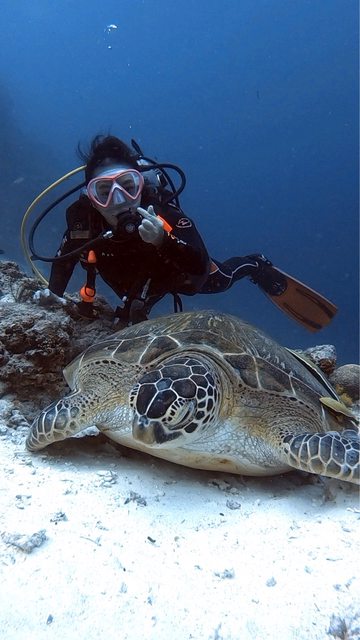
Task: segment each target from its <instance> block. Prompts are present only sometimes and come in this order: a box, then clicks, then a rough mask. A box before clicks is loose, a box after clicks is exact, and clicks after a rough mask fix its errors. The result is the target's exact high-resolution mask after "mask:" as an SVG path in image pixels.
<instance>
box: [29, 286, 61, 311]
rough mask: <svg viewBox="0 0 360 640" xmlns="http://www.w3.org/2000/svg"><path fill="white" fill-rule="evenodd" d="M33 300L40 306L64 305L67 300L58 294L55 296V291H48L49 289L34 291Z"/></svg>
mask: <svg viewBox="0 0 360 640" xmlns="http://www.w3.org/2000/svg"><path fill="white" fill-rule="evenodd" d="M33 301H34V302H35V304H38V305H39V306H40V307H50V306H56V305H60V306H63V307H65V306H66V305H67V301H66V300H65V298H60V296H57V295H56V294H55V293H53V292H52V291H50V289H38V291H35V293H34V295H33Z"/></svg>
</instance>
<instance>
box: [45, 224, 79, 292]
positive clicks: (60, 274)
mask: <svg viewBox="0 0 360 640" xmlns="http://www.w3.org/2000/svg"><path fill="white" fill-rule="evenodd" d="M81 244H83V242H82V243H81V242H74V241H71V240H70V239H69V231H68V230H67V231H66V232H65V234H64V237H63V240H62V243H61V246H60V248H59V250H58V251H57V253H56V257H59V256H63V255H65V254H67V253H70V251H74V250H75V249H77V248H79V247H80V246H81ZM78 261H79V257H78V256H75V257H73V258H69V259H68V260H59V261H55V262H53V263H52V267H51V273H50V278H49V289H50V291H52V293H55V295H57V296H60V297H62V296H63V294H64V291H65V289H66V287H67V284H68V282H69V280H70V278H71V276H72V274H73V271H74V268H75V265H76V264H77V262H78Z"/></svg>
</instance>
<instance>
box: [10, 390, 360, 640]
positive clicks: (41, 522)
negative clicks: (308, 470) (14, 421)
mask: <svg viewBox="0 0 360 640" xmlns="http://www.w3.org/2000/svg"><path fill="white" fill-rule="evenodd" d="M9 403H10V404H9ZM1 408H2V409H3V414H4V415H5V414H7V415H8V414H9V408H10V409H11V401H10V400H2V401H1V406H0V455H1V485H0V513H1V515H0V519H1V524H0V532H1V537H0V561H1V564H0V567H1V569H0V570H1V597H0V638H1V640H25V639H26V640H29V639H30V638H36V639H37V640H42V639H46V640H60V639H61V640H72V639H74V640H75V639H77V640H99V639H100V640H102V639H103V638H104V639H105V638H106V640H135V639H136V640H139V639H149V640H163V639H168V638H169V639H171V640H188V639H195V640H204V639H205V640H208V639H209V640H253V639H259V640H292V639H295V638H296V639H300V640H328V639H329V638H330V639H333V638H335V639H337V638H340V639H342V640H359V638H360V577H359V559H360V554H359V519H360V505H359V491H358V487H356V486H354V485H350V484H348V483H345V482H338V481H335V480H329V479H320V478H318V477H315V476H311V475H309V474H303V473H300V472H295V471H294V472H291V473H289V474H285V475H282V476H277V477H271V478H245V477H240V476H234V475H228V474H220V473H218V474H217V473H214V472H205V471H195V470H191V469H187V468H185V467H180V466H175V465H172V464H170V463H167V462H164V461H162V460H158V459H155V458H152V457H150V456H147V455H145V454H144V455H142V454H140V453H137V452H134V451H131V450H128V449H125V448H123V447H119V446H117V445H116V444H114V443H112V442H110V441H108V440H106V438H105V437H104V436H101V435H100V436H98V437H86V438H72V439H70V440H68V441H66V442H63V443H59V444H56V445H52V447H49V448H48V449H45V450H44V451H42V452H40V453H37V454H30V453H28V452H27V451H26V450H25V445H24V442H25V436H26V432H27V427H26V426H25V425H24V424H21V420H20V421H18V422H20V424H19V425H18V426H17V428H14V427H9V426H8V423H7V422H6V421H5V420H4V419H2V418H1V415H2V414H1Z"/></svg>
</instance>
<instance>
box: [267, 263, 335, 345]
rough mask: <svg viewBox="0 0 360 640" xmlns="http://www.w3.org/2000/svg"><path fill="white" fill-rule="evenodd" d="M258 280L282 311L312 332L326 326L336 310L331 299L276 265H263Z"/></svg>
mask: <svg viewBox="0 0 360 640" xmlns="http://www.w3.org/2000/svg"><path fill="white" fill-rule="evenodd" d="M255 282H256V284H257V285H259V287H260V289H261V290H262V291H263V292H264V293H265V294H266V295H267V297H268V298H269V299H270V300H271V302H273V303H274V304H276V306H277V307H279V309H281V311H284V313H286V314H287V315H288V316H290V318H292V319H293V320H295V321H296V322H299V323H300V324H301V325H303V326H304V327H305V328H306V329H308V331H311V332H313V333H315V331H320V329H323V328H324V327H326V325H328V324H329V322H331V320H332V319H333V317H334V315H335V314H336V312H337V307H336V306H335V305H334V304H333V303H332V302H330V300H328V299H327V298H324V296H322V295H321V294H320V293H318V292H317V291H314V289H311V288H310V287H308V286H307V285H305V284H303V283H302V282H300V281H299V280H296V279H295V278H293V277H292V276H289V274H288V273H285V272H284V271H281V270H280V269H278V268H277V267H273V266H270V265H264V267H263V271H262V274H261V277H259V278H256V281H255Z"/></svg>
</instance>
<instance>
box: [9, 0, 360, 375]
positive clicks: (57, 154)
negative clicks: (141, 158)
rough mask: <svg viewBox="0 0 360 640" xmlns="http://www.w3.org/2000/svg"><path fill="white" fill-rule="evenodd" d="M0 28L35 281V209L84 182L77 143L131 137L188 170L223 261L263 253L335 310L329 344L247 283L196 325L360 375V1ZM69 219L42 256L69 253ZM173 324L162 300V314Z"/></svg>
mask: <svg viewBox="0 0 360 640" xmlns="http://www.w3.org/2000/svg"><path fill="white" fill-rule="evenodd" d="M1 14H2V15H1V17H2V36H1V40H0V51H1V55H0V79H1V83H0V114H1V125H0V126H1V145H0V161H1V172H0V186H1V193H2V206H1V212H0V221H1V226H0V247H1V248H2V249H3V250H4V251H5V255H4V256H2V257H5V258H8V259H14V260H18V261H19V262H20V263H21V264H23V265H25V262H24V258H23V255H22V252H21V248H20V244H19V227H20V222H21V219H22V215H23V213H24V210H25V209H26V207H27V206H28V204H29V203H30V202H31V201H32V199H33V198H34V197H35V196H36V195H37V194H38V193H39V192H40V191H41V190H42V189H44V188H45V187H46V186H48V184H50V183H51V182H53V181H54V180H55V179H57V178H58V177H60V176H62V175H63V174H64V173H66V172H68V171H69V170H70V169H73V168H75V167H77V166H79V164H80V162H79V160H78V159H77V157H76V153H75V149H76V145H77V143H78V141H81V142H83V143H86V142H88V141H89V140H90V138H91V137H92V136H93V135H94V134H96V133H101V132H103V133H108V132H111V133H113V134H115V135H118V136H119V137H121V138H123V139H125V140H126V141H128V142H129V141H130V138H131V137H134V138H135V139H136V140H137V141H138V142H139V143H140V145H141V146H142V148H143V150H144V152H145V153H146V154H147V155H149V156H153V157H155V158H157V159H158V160H159V161H168V162H175V163H178V164H179V165H180V166H181V167H182V168H183V169H184V170H185V172H186V174H187V180H188V182H187V187H186V191H185V193H184V194H183V196H182V200H181V201H182V205H183V208H184V209H185V211H186V212H187V214H188V215H189V216H190V217H192V218H194V219H195V220H196V222H197V226H198V228H199V230H200V231H201V233H202V235H203V237H204V239H205V241H206V243H207V246H208V249H209V252H210V253H211V254H212V255H213V256H214V257H216V258H218V259H225V258H227V257H230V256H232V255H245V254H246V253H253V252H263V253H264V254H266V255H267V256H268V257H269V258H271V260H272V261H273V262H274V263H275V264H276V265H278V266H279V267H280V268H282V269H283V270H285V271H287V272H288V273H290V274H292V275H294V276H296V277H297V278H299V279H300V280H302V281H303V282H305V283H307V284H309V285H310V286H312V287H313V288H315V289H317V290H318V291H320V292H322V293H323V294H324V295H326V296H327V297H329V298H330V299H331V300H333V301H334V302H335V303H336V304H337V305H338V306H339V312H338V315H337V317H336V318H335V320H334V321H333V322H332V324H331V325H330V326H329V327H328V328H327V329H325V330H323V331H322V332H321V333H320V334H319V335H317V336H312V335H310V334H308V333H307V332H306V330H305V329H302V328H301V327H299V326H298V325H296V324H295V323H294V322H293V321H291V320H290V319H288V318H287V317H286V316H285V315H284V314H282V313H281V312H280V311H279V310H278V309H277V308H276V307H275V306H273V305H272V304H271V303H270V302H269V301H268V300H267V299H266V298H265V296H263V294H262V293H261V292H260V290H258V288H257V287H255V286H254V285H252V284H251V283H249V282H248V281H247V280H243V281H241V282H239V283H237V284H236V285H235V286H234V287H233V288H232V289H231V290H230V291H229V292H227V293H225V294H221V295H216V296H196V297H193V298H185V297H184V299H183V302H184V306H185V309H192V308H200V307H203V308H205V307H207V308H209V307H211V308H216V309H219V310H220V309H221V310H223V311H228V312H231V313H236V314H238V315H240V316H242V317H244V318H246V319H247V320H249V321H251V322H253V323H254V324H256V325H258V326H259V327H261V328H263V329H265V330H266V331H267V332H268V333H270V334H271V335H272V336H273V337H275V338H276V339H278V340H279V341H280V342H281V343H283V344H285V345H287V346H291V347H306V346H310V345H312V344H319V343H320V344H322V343H328V342H330V343H333V344H335V345H336V347H337V350H338V358H339V361H340V362H341V363H344V362H353V361H358V358H359V353H358V349H359V306H358V305H359V298H358V283H359V245H358V76H359V70H358V15H357V14H358V2H357V0H293V1H291V2H289V0H222V1H220V0H217V1H215V0H206V1H205V0H179V1H178V2H176V3H175V2H169V0H122V1H121V2H120V1H119V0H104V1H103V2H102V3H100V2H98V1H96V0H86V1H85V0H77V1H76V2H74V1H73V0H61V1H60V0H58V1H57V2H48V1H46V0H32V1H31V2H30V0H23V1H22V2H16V3H15V2H14V1H13V0H3V1H2V3H1ZM111 24H113V25H116V26H117V29H114V28H112V29H110V30H107V29H106V27H107V26H108V25H111ZM77 181H78V179H77ZM77 181H75V182H73V183H66V188H68V187H70V184H76V183H77ZM61 193H62V190H61V189H60V190H58V191H55V192H52V194H51V198H50V199H48V200H44V201H43V204H44V205H45V204H47V203H49V202H50V201H51V200H52V199H53V197H54V196H55V195H56V196H58V195H60V194H61ZM42 206H43V205H42ZM40 210H41V209H37V212H39V211H40ZM63 213H64V210H63V208H62V207H59V208H58V209H56V210H55V211H54V212H53V213H52V214H50V215H49V216H48V219H47V222H46V224H44V225H43V227H42V233H40V234H39V236H38V245H37V248H38V249H39V251H40V253H43V254H47V255H53V253H54V251H55V250H56V248H57V247H58V244H59V242H60V239H61V236H62V232H63V228H64V217H63ZM39 266H41V265H39ZM41 268H44V271H45V273H47V267H46V266H44V267H43V266H41ZM82 278H83V276H82V274H80V276H78V280H79V281H80V280H81V281H82ZM75 287H77V280H74V281H73V282H72V286H71V287H70V290H71V289H74V288H75ZM170 310H171V301H170V299H166V300H165V301H164V302H163V303H162V305H161V307H160V306H158V307H157V309H156V313H159V312H160V311H166V312H168V311H170Z"/></svg>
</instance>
